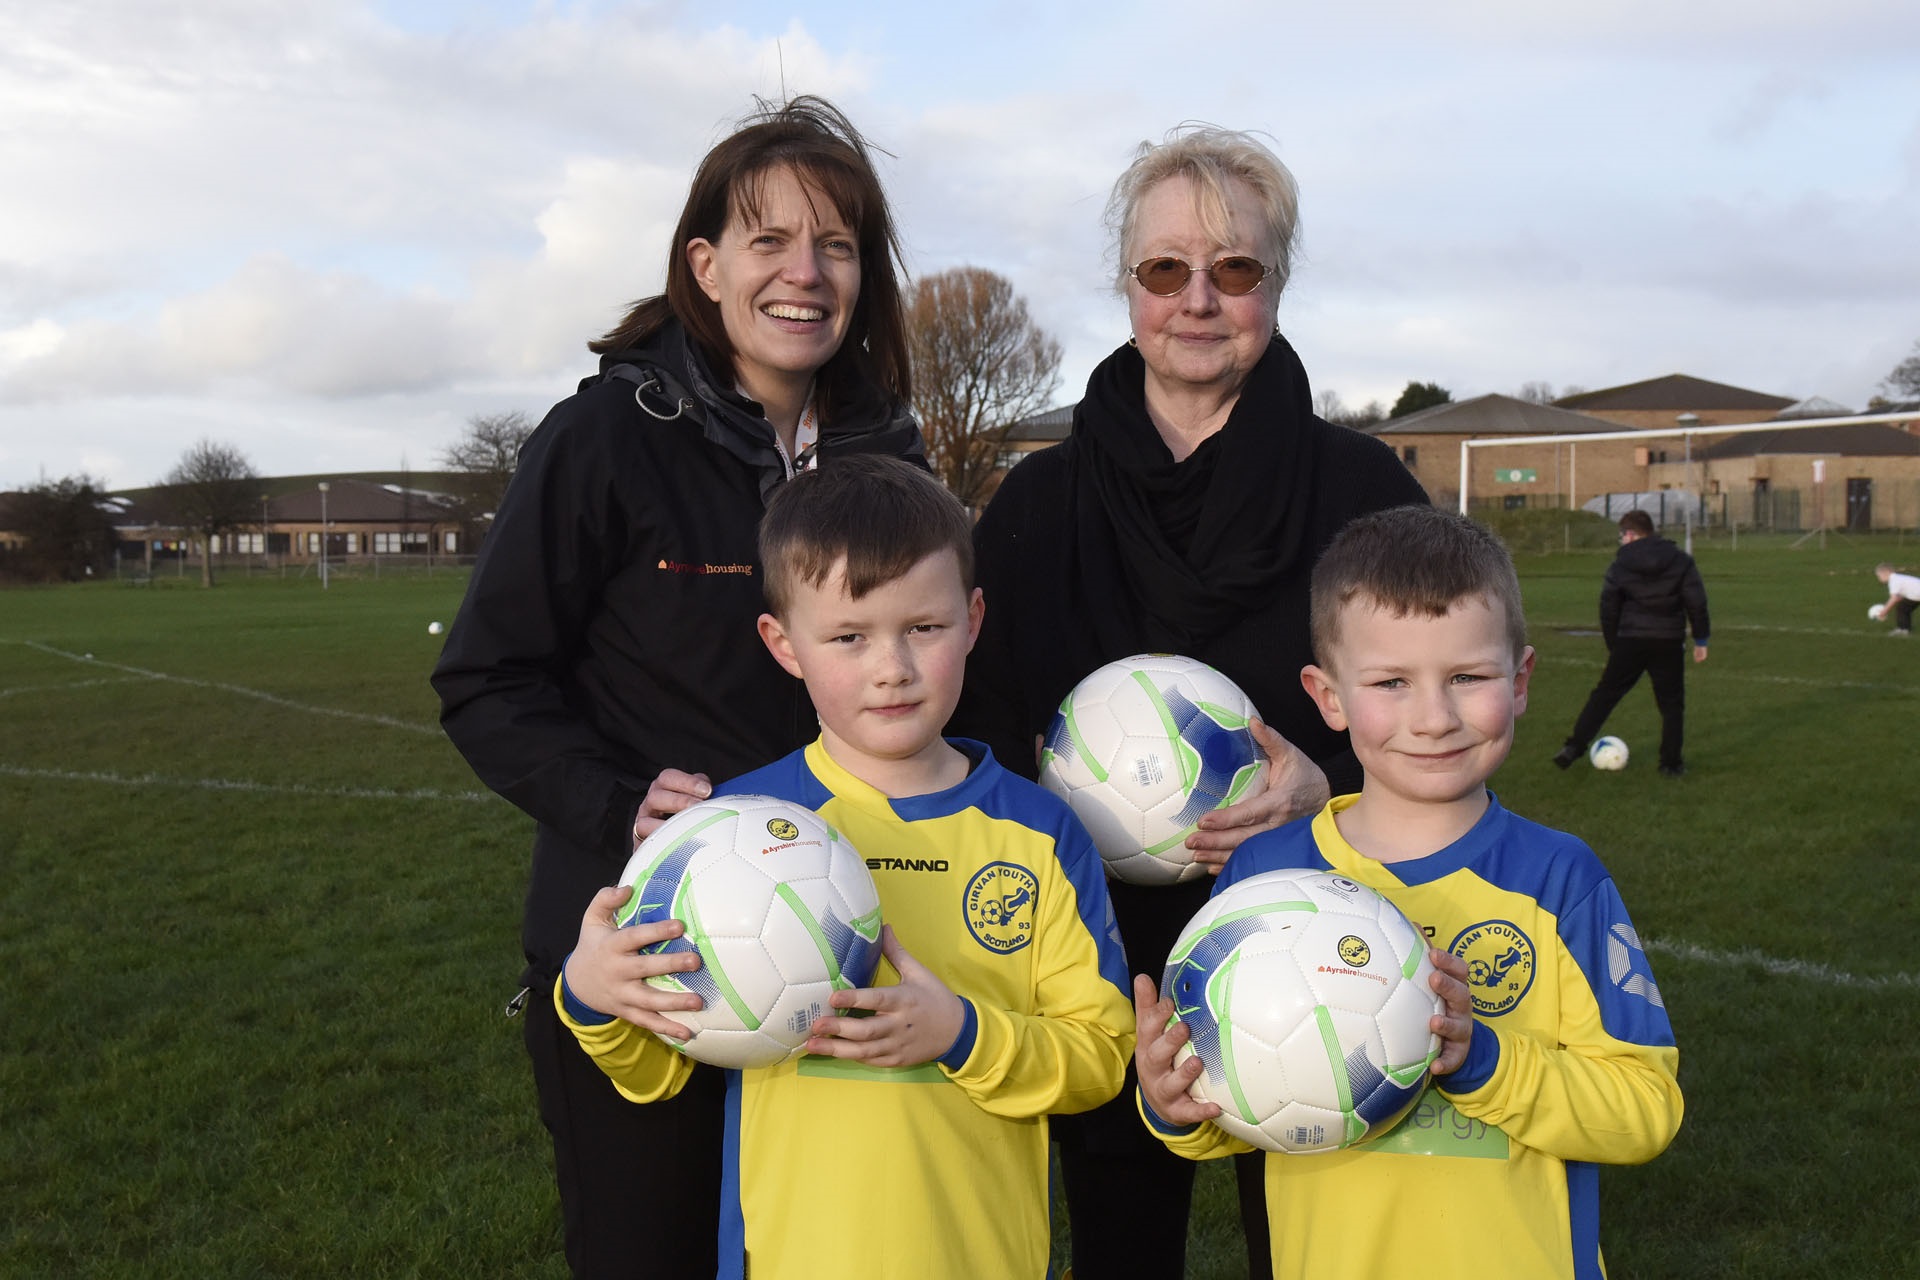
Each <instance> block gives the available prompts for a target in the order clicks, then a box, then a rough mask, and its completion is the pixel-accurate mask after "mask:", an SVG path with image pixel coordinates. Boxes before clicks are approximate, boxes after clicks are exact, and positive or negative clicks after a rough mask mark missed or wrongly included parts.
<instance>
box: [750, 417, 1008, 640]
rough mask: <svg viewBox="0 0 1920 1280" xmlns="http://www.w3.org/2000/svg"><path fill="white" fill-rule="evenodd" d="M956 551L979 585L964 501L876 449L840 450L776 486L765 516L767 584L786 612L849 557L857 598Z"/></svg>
mask: <svg viewBox="0 0 1920 1280" xmlns="http://www.w3.org/2000/svg"><path fill="white" fill-rule="evenodd" d="M942 551H951V552H953V554H954V558H955V560H957V561H958V562H959V566H960V585H961V587H962V588H964V589H965V590H967V591H969V592H971V591H972V590H973V521H972V520H971V519H970V518H969V517H968V516H967V509H966V508H965V507H963V506H962V505H960V500H959V499H958V498H956V497H954V496H953V495H952V494H951V493H949V492H948V491H947V489H946V487H945V486H944V485H942V484H941V483H940V482H939V481H938V480H936V479H934V478H933V476H932V475H930V474H929V473H927V472H926V471H923V470H921V469H920V468H919V467H916V466H914V465H913V464H912V463H910V462H904V461H902V460H901V459H899V458H895V457H890V456H888V455H886V454H878V453H856V454H854V455H852V456H850V457H845V458H835V459H832V460H831V461H829V462H827V463H826V464H825V465H824V466H822V467H820V468H819V469H817V470H814V471H803V472H801V473H800V474H799V475H797V476H795V477H794V478H793V479H792V480H789V481H788V482H787V483H785V484H783V485H781V486H780V487H779V488H778V489H775V490H774V491H773V497H772V499H771V500H770V501H768V503H767V514H766V515H765V516H763V517H761V520H760V564H761V573H762V574H763V575H764V576H763V577H762V579H761V590H762V592H764V593H765V595H766V598H767V611H768V612H769V613H771V614H773V615H774V616H775V617H777V618H784V617H786V616H787V609H788V607H789V606H790V605H791V604H792V601H793V591H794V588H795V587H796V586H799V585H801V584H805V585H807V586H810V587H818V586H820V585H821V584H822V583H824V582H826V580H827V578H828V576H829V575H831V574H832V573H833V571H834V569H835V568H836V567H837V566H838V565H839V564H840V562H841V561H842V560H844V561H846V565H847V580H846V586H847V595H848V596H849V597H850V598H852V599H854V600H858V599H860V597H862V596H864V595H866V594H867V593H868V592H869V591H872V590H873V589H874V588H875V587H883V586H885V585H886V584H887V583H889V582H892V581H894V580H895V579H896V578H899V577H902V576H904V575H905V574H906V573H907V572H908V571H909V570H911V569H912V568H913V566H915V565H917V564H919V563H920V562H921V561H922V560H924V559H926V558H927V557H928V556H931V555H937V554H938V553H940V552H942Z"/></svg>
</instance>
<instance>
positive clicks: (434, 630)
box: [427, 622, 446, 636]
mask: <svg viewBox="0 0 1920 1280" xmlns="http://www.w3.org/2000/svg"><path fill="white" fill-rule="evenodd" d="M445 630H446V628H445V627H443V626H441V625H440V624H439V623H437V622H429V623H428V624H427V634H428V635H430V636H437V635H439V634H440V633H441V632H442V631H445Z"/></svg>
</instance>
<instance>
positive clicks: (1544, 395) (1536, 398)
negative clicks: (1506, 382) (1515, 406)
mask: <svg viewBox="0 0 1920 1280" xmlns="http://www.w3.org/2000/svg"><path fill="white" fill-rule="evenodd" d="M1519 398H1520V399H1522V400H1525V401H1526V402H1527V403H1528V404H1552V403H1553V384H1552V383H1551V382H1523V383H1521V384H1520V392H1519Z"/></svg>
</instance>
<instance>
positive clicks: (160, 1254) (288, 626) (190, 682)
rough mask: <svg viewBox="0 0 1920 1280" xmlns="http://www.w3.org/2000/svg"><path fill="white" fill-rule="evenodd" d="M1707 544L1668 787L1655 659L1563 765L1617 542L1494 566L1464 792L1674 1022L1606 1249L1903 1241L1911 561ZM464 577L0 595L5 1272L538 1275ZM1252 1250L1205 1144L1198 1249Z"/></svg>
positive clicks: (551, 1209) (539, 1147)
mask: <svg viewBox="0 0 1920 1280" xmlns="http://www.w3.org/2000/svg"><path fill="white" fill-rule="evenodd" d="M1696 550H1697V554H1698V557H1699V559H1700V562H1701V568H1702V571H1703V573H1704V574H1705V576H1706V580H1707V587H1708V591H1709V594H1710V596H1711V598H1712V605H1713V615H1714V631H1713V645H1712V650H1711V658H1710V660H1709V661H1708V662H1707V663H1706V664H1704V665H1703V666H1698V667H1694V666H1690V667H1689V669H1688V673H1687V693H1688V715H1687V731H1688V747H1687V764H1688V770H1689V772H1688V775H1687V777H1685V778H1684V779H1680V780H1677V781H1675V780H1669V779H1665V778H1661V777H1659V776H1657V775H1656V774H1655V772H1654V769H1653V763H1654V761H1653V757H1654V745H1655V742H1656V740H1657V737H1658V719H1657V717H1656V716H1655V713H1654V710H1653V704H1652V697H1651V695H1650V693H1649V692H1647V691H1646V690H1645V688H1644V686H1643V687H1642V688H1641V689H1638V690H1636V691H1635V692H1634V693H1633V694H1632V695H1630V696H1629V698H1628V699H1627V701H1626V702H1625V703H1623V704H1622V705H1621V707H1620V708H1619V710H1618V711H1616V712H1615V714H1614V717H1613V719H1612V720H1611V721H1610V722H1609V724H1608V726H1607V731H1608V732H1611V733H1615V734H1617V735H1618V736H1620V737H1622V738H1624V739H1625V740H1626V741H1627V743H1628V744H1629V746H1630V747H1631V748H1632V749H1633V752H1634V755H1633V759H1632V761H1631V763H1630V764H1629V765H1628V767H1627V768H1626V769H1625V770H1624V771H1622V772H1620V773H1616V774H1604V773H1599V772H1597V771H1595V770H1592V769H1590V768H1588V767H1587V766H1586V765H1584V764H1579V765H1576V766H1575V767H1574V768H1573V769H1572V770H1570V771H1568V772H1565V773H1562V772H1561V771H1559V770H1557V769H1555V768H1553V767H1552V765H1551V764H1550V763H1549V761H1548V757H1549V756H1550V755H1551V754H1552V753H1553V751H1554V750H1555V749H1556V748H1557V746H1558V745H1559V742H1560V739H1561V737H1562V736H1563V735H1564V734H1565V732H1566V730H1567V728H1568V727H1569V726H1570V725H1571V724H1572V721H1573V717H1574V715H1575V713H1576V712H1577V711H1578V709H1579V706H1580V703H1581V702H1582V700H1583V699H1584V698H1585V696H1586V694H1587V691H1588V689H1589V688H1590V687H1591V685H1592V682H1593V680H1594V678H1595V677H1596V676H1597V675H1598V673H1599V670H1600V664H1601V661H1602V657H1603V649H1602V645H1601V642H1600V640H1599V638H1598V636H1597V635H1595V634H1592V632H1593V631H1594V628H1595V601H1596V597H1597V593H1598V587H1599V580H1600V574H1601V572H1602V571H1603V570H1604V568H1605V565H1606V561H1607V556H1606V554H1605V553H1594V552H1589V553H1573V554H1559V555H1547V556H1531V555H1523V556H1522V558H1521V566H1520V567H1521V573H1522V581H1523V586H1524V587H1525V590H1526V595H1527V608H1528V617H1529V621H1530V624H1531V626H1532V629H1533V640H1534V643H1535V644H1536V646H1537V647H1538V649H1539V651H1540V665H1539V668H1538V671H1537V674H1536V676H1535V680H1534V686H1533V695H1532V705H1531V707H1530V708H1529V710H1528V713H1527V715H1526V716H1525V717H1524V718H1523V720H1522V721H1521V727H1520V732H1519V739H1518V742H1517V744H1516V747H1515V751H1514V756H1513V758H1512V759H1511V761H1510V762H1509V763H1508V765H1507V766H1506V768H1505V769H1503V770H1502V772H1501V773H1500V775H1499V776H1498V777H1496V778H1495V780H1494V787H1495V789H1496V790H1497V791H1498V792H1499V793H1500V795H1501V798H1502V799H1503V801H1504V802H1505V803H1506V804H1508V805H1509V806H1510V807H1511V808H1513V809H1514V810H1516V811H1517V812H1519V813H1522V814H1524V815H1526V816H1528V817H1530V818H1534V819H1536V820H1539V821H1542V822H1546V823H1549V824H1551V825H1554V826H1559V827H1562V828H1565V829H1567V830H1569V831H1573V832H1575V833H1577V834H1579V835H1580V836H1582V837H1583V838H1585V839H1586V840H1587V841H1588V842H1589V843H1590V844H1592V845H1593V846H1594V848H1595V849H1596V850H1598V851H1599V853H1600V855H1601V856H1602V858H1604V859H1605V860H1606V862H1607V864H1608V865H1609V867H1610V868H1611V869H1612V871H1613V873H1614V876H1615V878H1616V879H1617V880H1618V882H1619V884H1620V887H1621V891H1622V893H1623V895H1624V896H1625V898H1626V900H1627V904H1628V906H1629V908H1630V909H1631V910H1632V912H1633V914H1634V918H1635V921H1636V923H1637V924H1638V925H1639V926H1640V928H1641V930H1642V932H1643V934H1644V935H1645V936H1646V939H1647V942H1648V948H1649V951H1650V954H1651V956H1652V959H1653V964H1654V967H1655V972H1656V974H1657V976H1658V977H1659V979H1660V985H1661V989H1662V991H1663V993H1664V995H1665V997H1666V1001H1667V1005H1668V1009H1669V1012H1670V1014H1671V1016H1672V1018H1673V1022H1674V1026H1675V1029H1676V1032H1677V1033H1678V1036H1679V1041H1680V1048H1681V1083H1682V1086H1683V1088H1684V1089H1685V1092H1686V1096H1687V1117H1686V1121H1685V1124H1684V1125H1683V1127H1682V1129H1681V1131H1680V1135H1679V1137H1678V1138H1677V1139H1676V1141H1675V1143H1674V1145H1673V1147H1672V1148H1671V1149H1670V1150H1669V1151H1668V1152H1667V1153H1666V1154H1665V1155H1664V1156H1662V1157H1661V1158H1660V1159H1659V1160H1656V1161H1655V1162H1653V1163H1652V1164H1650V1165H1647V1166H1644V1167H1640V1168H1623V1169H1609V1170H1607V1171H1606V1172H1605V1173H1604V1174H1603V1176H1602V1186H1603V1195H1604V1200H1605V1211H1604V1216H1603V1220H1602V1235H1603V1241H1604V1243H1605V1247H1606V1250H1607V1256H1608V1262H1609V1266H1610V1269H1611V1271H1612V1273H1613V1274H1614V1275H1617V1276H1631V1277H1666V1276H1672V1277H1680V1276H1687V1277H1693V1276H1701V1275H1715V1276H1743V1277H1746V1276H1751V1277H1772V1276H1778V1277H1789V1276H1791V1277H1808V1276H1836V1277H1839V1276H1847V1277H1854V1276H1868V1275H1874V1276H1879V1275H1887V1276H1891V1275H1903V1274H1915V1273H1916V1271H1920V1267H1917V1266H1916V1264H1915V1263H1914V1261H1913V1257H1912V1250H1911V1245H1910V1243H1909V1242H1910V1241H1911V1240H1912V1238H1913V1232H1914V1227H1913V1216H1914V1209H1915V1207H1916V1206H1915V1202H1914V1198H1913V1188H1914V1187H1916V1186H1920V1155H1916V1154H1915V1153H1916V1152H1920V1119H1916V1117H1915V1112H1914V1109H1913V1108H1912V1107H1911V1106H1909V1105H1907V1098H1906V1093H1907V1089H1906V1083H1907V1081H1908V1079H1909V1078H1910V1068H1911V1061H1912V1058H1913V1055H1914V1052H1915V1050H1916V1048H1920V932H1917V931H1916V929H1915V924H1916V921H1920V895H1917V894H1916V888H1920V857H1916V854H1920V850H1917V849H1916V847H1915V846H1916V841H1915V837H1914V835H1913V822H1912V816H1911V813H1910V811H1909V810H1910V805H1909V801H1910V798H1911V786H1910V780H1911V777H1912V773H1913V768H1912V761H1913V759H1914V755H1915V752H1914V747H1913V741H1914V734H1915V723H1916V713H1920V647H1916V646H1917V645H1920V641H1913V640H1892V639H1888V638H1887V634H1886V628H1885V626H1883V625H1874V624H1869V623H1868V622H1866V620H1865V606H1866V605H1867V604H1868V603H1871V602H1872V601H1873V600H1875V599H1877V598H1880V588H1879V584H1878V583H1876V582H1875V581H1874V580H1873V578H1872V576H1871V572H1870V570H1871V568H1872V566H1873V565H1874V564H1875V563H1876V562H1877V561H1879V560H1881V559H1892V560H1896V561H1900V560H1903V559H1907V558H1908V557H1906V556H1904V555H1903V551H1902V549H1901V548H1899V547H1894V546H1889V545H1881V544H1874V543H1871V542H1867V543H1860V542H1853V543H1847V542H1842V541H1841V540H1839V539H1838V538H1836V539H1834V540H1833V541H1832V542H1831V543H1830V545H1829V546H1828V547H1827V548H1826V549H1824V550H1822V549H1819V548H1816V547H1813V546H1811V545H1809V546H1808V547H1807V548H1805V549H1800V550H1795V549H1791V548H1789V547H1788V545H1787V544H1785V543H1784V541H1782V542H1779V543H1772V544H1767V543H1762V542H1760V541H1758V540H1755V539H1751V538H1743V539H1742V541H1741V545H1740V547H1739V549H1738V550H1733V549H1731V548H1728V547H1726V546H1725V545H1716V546H1704V545H1703V546H1701V547H1698V548H1697V549H1696ZM1914 558H1920V557H1914ZM463 587H464V578H462V577H459V576H440V577H435V578H414V579H391V578H389V579H382V580H378V581H374V580H367V579H355V578H347V577H336V578H335V579H334V581H333V584H332V586H331V588H330V589H328V590H327V591H324V592H323V591H321V590H320V589H319V587H318V584H317V583H315V582H312V581H311V580H295V581H292V582H287V581H282V580H276V579H253V580H249V579H244V578H229V579H227V580H225V581H223V582H222V583H221V584H220V585H219V586H218V587H216V588H215V589H214V590H213V591H211V592H208V591H203V590H201V589H199V588H198V587H197V585H195V584H193V583H192V581H191V580H190V579H189V580H186V581H184V582H180V583H171V582H167V581H164V580H162V581H159V582H157V583H156V585H155V586H153V587H147V588H139V589H136V588H131V587H123V586H119V585H116V584H109V583H102V584H96V585H88V586H82V587H67V588H58V589H46V590H28V591H12V592H5V593H0V972H5V973H6V974H7V976H8V978H9V979H10V980H9V981H8V982H7V983H6V985H5V988H4V990H5V995H4V996H0V1017H3V1018H4V1026H5V1028H6V1031H5V1034H4V1036H0V1096H4V1098H5V1099H6V1101H7V1104H8V1105H7V1123H6V1124H5V1125H3V1126H0V1259H4V1260H5V1261H4V1265H0V1271H5V1272H6V1273H7V1274H18V1275H62V1276H133V1275H137V1276H142V1277H146V1276H182V1277H185V1276H192V1277H203V1276H209V1275H274V1276H308V1275H311V1276H338V1275H354V1276H412V1275H448V1276H452V1275H461V1276H473V1275H485V1276H502V1275H519V1276H538V1277H561V1276H564V1275H565V1267H564V1264H563V1263H562V1261H561V1256H560V1227H559V1211H558V1204H557V1200H556V1198H555V1196H554V1193H553V1190H552V1184H551V1179H550V1176H549V1155H548V1149H547V1146H546V1140H545V1135H544V1133H543V1132H542V1131H541V1130H540V1127H539V1124H538V1121H537V1119H536V1118H535V1115H534V1101H533V1091H532V1087H531V1084H530V1082H529V1080H528V1076H527V1071H526V1067H525V1061H524V1055H523V1054H522V1053H521V1050H520V1045H519V1041H518V1035H517V1032H518V1028H517V1025H516V1024H514V1023H511V1022H508V1021H507V1020H505V1019H504V1018H503V1017H502V1016H501V1007H502V1005H503V1004H504V1002H505V1000H506V998H507V997H508V995H510V994H511V992H512V990H513V988H514V985H515V984H514V978H515V977H516V975H517V973H518V969H519V955H518V941H517V939H518V917H519V899H520V893H521V890H522V888H523V885H524V878H525V867H526V858H527V849H528V844H529V841H530V836H531V829H530V824H529V822H528V820H527V819H525V818H524V817H523V816H521V815H520V814H519V813H518V812H517V811H516V810H514V809H513V808H511V807H510V806H508V805H507V804H506V803H505V802H503V801H501V800H498V799H497V798H494V797H492V796H490V795H488V794H486V793H484V792H483V791H482V789H481V788H480V787H479V785H478V784H477V783H476V782H475V780H474V779H473V777H472V775H471V773H470V772H469V771H468V770H467V768H466V765H465V764H464V762H462V761H461V760H460V758H459V757H458V755H457V754H456V753H455V752H454V751H453V749H452V748H451V747H450V746H449V745H448V744H447V743H446V741H445V739H444V738H443V737H442V736H440V734H439V732H438V730H437V727H436V724H435V714H436V704H435V701H434V698H433V695H432V692H431V690H430V689H429V688H428V687H427V684H426V675H427V672H428V670H429V669H430V667H431V665H432V662H433V660H434V657H435V655H436V654H437V652H438V649H439V645H440V638H438V637H434V636H430V635H428V634H427V624H428V622H430V621H432V620H435V619H439V620H441V621H447V622H450V621H451V620H452V617H453V613H454V609H455V607H456V605H457V603H458V600H459V596H460V593H461V591H462V589H463ZM751 642H752V638H751V637H742V643H743V644H744V643H751ZM849 1208H850V1212H851V1213H854V1214H858V1213H862V1212H884V1211H885V1210H884V1189H879V1188H876V1189H875V1191H874V1194H873V1197H872V1200H871V1203H868V1204H864V1205H850V1206H849ZM1449 1247H1470V1241H1467V1240H1463V1241H1459V1242H1453V1243H1451V1244H1449V1243H1443V1242H1436V1248H1449ZM1241 1266H1242V1264H1241V1254H1240V1251H1239V1247H1238V1239H1237V1231H1236V1226H1235V1221H1234V1212H1233V1208H1232V1192H1231V1178H1230V1176H1229V1171H1228V1169H1227V1168H1226V1166H1225V1164H1224V1163H1217V1165H1216V1166H1207V1167H1203V1168H1202V1170H1201V1182H1200V1190H1199V1194H1198V1197H1197V1204H1196V1209H1195V1216H1194V1229H1193V1249H1192V1253H1191V1265H1190V1268H1189V1274H1191V1275H1194V1276H1200V1277H1227V1276H1235V1275H1239V1274H1241Z"/></svg>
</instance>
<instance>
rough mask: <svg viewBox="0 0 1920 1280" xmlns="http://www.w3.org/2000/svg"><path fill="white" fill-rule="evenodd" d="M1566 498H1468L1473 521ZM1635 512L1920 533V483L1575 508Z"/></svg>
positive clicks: (1701, 522) (1671, 518)
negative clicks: (1691, 510)
mask: <svg viewBox="0 0 1920 1280" xmlns="http://www.w3.org/2000/svg"><path fill="white" fill-rule="evenodd" d="M1566 505H1567V502H1566V495H1565V494H1558V493H1507V494H1495V495H1491V496H1488V497H1484V498H1480V497H1476V498H1473V499H1472V500H1471V502H1470V504H1469V509H1470V510H1471V511H1472V513H1473V514H1475V515H1488V514H1491V513H1493V512H1497V511H1521V510H1540V509H1545V510H1560V509H1564V508H1565V507H1566ZM1636 507H1637V508H1639V509H1640V510H1643V511H1645V512H1646V513H1647V514H1648V515H1650V516H1652V517H1653V520H1654V523H1655V524H1657V525H1659V526H1660V527H1661V528H1663V529H1664V528H1669V527H1674V526H1679V525H1684V524H1686V523H1687V516H1688V508H1689V507H1691V508H1692V509H1693V524H1694V526H1695V527H1696V528H1702V529H1730V530H1738V531H1740V532H1743V533H1744V532H1748V531H1753V532H1758V533H1808V532H1812V531H1815V530H1819V529H1831V530H1838V531H1842V532H1852V533H1869V532H1872V533H1896V532H1903V531H1904V532H1920V480H1876V481H1875V482H1874V483H1873V484H1872V485H1871V486H1870V487H1864V488H1856V489H1854V490H1853V491H1851V492H1849V491H1848V489H1847V488H1846V487H1845V486H1844V485H1829V486H1828V487H1827V490H1826V492H1824V493H1822V492H1818V491H1809V490H1805V489H1771V488H1769V489H1742V490H1740V491H1739V492H1722V493H1707V494H1702V495H1699V496H1698V497H1695V495H1693V494H1691V493H1688V492H1687V491H1685V490H1682V489H1658V490H1652V491H1648V492H1640V493H1611V494H1594V495H1590V496H1589V497H1587V498H1585V499H1583V500H1582V501H1581V503H1580V508H1581V509H1582V510H1586V511H1592V512H1595V513H1596V514H1598V515H1601V516H1604V517H1605V518H1607V519H1610V520H1617V519H1618V518H1619V517H1620V516H1622V515H1624V514H1625V513H1626V512H1628V511H1630V510H1633V509H1634V508H1636Z"/></svg>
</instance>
